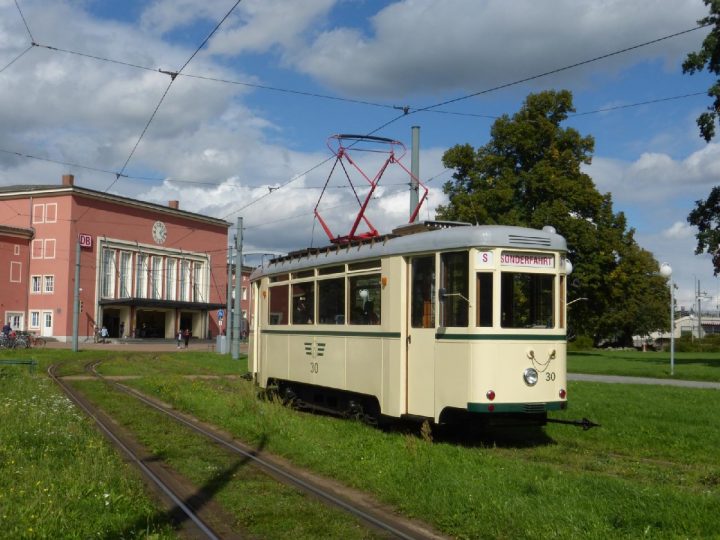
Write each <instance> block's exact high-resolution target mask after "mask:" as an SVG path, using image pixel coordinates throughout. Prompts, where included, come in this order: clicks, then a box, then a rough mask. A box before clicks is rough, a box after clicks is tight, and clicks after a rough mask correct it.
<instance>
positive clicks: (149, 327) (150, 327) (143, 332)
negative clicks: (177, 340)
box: [135, 309, 168, 338]
mask: <svg viewBox="0 0 720 540" xmlns="http://www.w3.org/2000/svg"><path fill="white" fill-rule="evenodd" d="M165 315H166V313H165V312H164V311H149V310H141V309H138V310H137V312H136V315H135V319H136V325H135V329H136V330H135V337H139V338H165V337H168V336H166V335H165Z"/></svg>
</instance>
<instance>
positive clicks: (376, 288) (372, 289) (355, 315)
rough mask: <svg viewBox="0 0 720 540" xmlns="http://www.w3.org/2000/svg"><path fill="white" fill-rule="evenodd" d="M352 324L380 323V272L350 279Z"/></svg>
mask: <svg viewBox="0 0 720 540" xmlns="http://www.w3.org/2000/svg"><path fill="white" fill-rule="evenodd" d="M348 283H349V289H350V290H349V291H348V305H349V307H350V324H380V313H381V310H380V308H381V305H380V274H369V275H364V276H351V277H350V278H349V279H348Z"/></svg>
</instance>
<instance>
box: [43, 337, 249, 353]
mask: <svg viewBox="0 0 720 540" xmlns="http://www.w3.org/2000/svg"><path fill="white" fill-rule="evenodd" d="M215 344H216V343H215V340H199V339H191V340H190V345H189V346H188V348H187V350H190V351H203V352H214V351H215ZM46 347H47V348H48V349H72V343H63V342H59V341H48V342H47V345H46ZM78 349H80V350H81V351H88V350H101V351H158V352H172V351H176V352H182V351H184V350H185V349H184V348H180V349H178V346H177V341H175V340H174V339H147V340H145V339H127V340H125V339H109V340H108V343H93V342H91V341H87V342H86V341H83V340H80V342H79V343H78ZM240 353H241V354H246V353H247V343H241V344H240Z"/></svg>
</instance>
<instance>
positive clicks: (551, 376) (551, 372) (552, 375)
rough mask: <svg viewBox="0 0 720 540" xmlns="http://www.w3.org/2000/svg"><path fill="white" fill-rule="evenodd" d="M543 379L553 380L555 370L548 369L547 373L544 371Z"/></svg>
mask: <svg viewBox="0 0 720 540" xmlns="http://www.w3.org/2000/svg"><path fill="white" fill-rule="evenodd" d="M545 380H546V381H554V380H555V372H554V371H548V372H547V373H545Z"/></svg>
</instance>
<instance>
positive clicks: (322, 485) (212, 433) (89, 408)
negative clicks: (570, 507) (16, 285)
mask: <svg viewBox="0 0 720 540" xmlns="http://www.w3.org/2000/svg"><path fill="white" fill-rule="evenodd" d="M99 364H100V362H99V361H95V362H90V363H88V364H86V366H85V370H86V372H87V373H89V374H90V375H92V376H93V377H96V378H98V379H100V380H102V381H104V382H105V383H106V384H107V385H109V386H111V387H113V388H114V389H116V390H117V391H120V392H123V393H125V394H127V395H130V396H132V397H133V398H135V399H137V400H139V401H141V402H142V403H143V404H145V405H146V406H148V407H150V408H152V409H154V410H156V411H159V412H161V413H162V414H164V415H166V416H167V417H169V418H172V419H173V420H174V421H176V422H178V423H180V424H182V425H184V426H185V427H186V428H187V429H190V430H192V431H193V432H195V433H198V434H200V435H202V436H203V437H205V438H207V439H209V440H211V441H213V442H214V443H215V444H217V445H219V446H221V447H223V448H224V449H226V450H227V451H229V452H231V453H232V454H234V455H237V456H239V457H240V458H242V460H243V461H247V462H250V463H252V464H253V465H254V466H256V467H258V468H259V469H260V470H262V471H264V472H265V473H267V474H268V475H270V476H272V477H273V478H274V479H276V480H277V481H279V482H282V483H284V484H287V485H290V486H293V487H295V488H296V489H299V490H300V491H302V492H304V493H306V494H308V495H310V496H312V497H315V498H317V499H319V500H321V501H323V502H324V503H326V504H328V505H329V506H332V507H335V508H338V509H340V510H342V511H343V512H346V513H348V514H350V515H351V516H353V517H355V518H356V519H358V520H359V521H360V522H361V523H363V524H364V525H365V526H367V527H369V528H371V529H373V530H375V531H378V532H381V533H384V534H387V535H388V536H389V537H392V538H402V539H425V538H427V539H438V538H443V537H442V536H440V535H438V534H437V533H435V532H434V531H431V530H429V529H428V528H426V527H425V526H424V525H423V524H421V523H417V522H414V521H410V520H407V519H405V518H401V517H398V516H397V515H395V514H393V513H392V512H390V511H388V510H386V509H384V508H382V507H381V506H380V505H379V504H377V503H375V502H374V501H371V500H369V499H368V497H367V496H364V495H363V494H361V493H358V492H353V491H351V490H347V489H346V488H344V487H342V486H340V485H338V484H335V483H334V482H332V481H328V480H327V479H321V478H318V477H315V476H314V475H312V474H311V473H308V472H307V471H298V470H296V469H294V468H293V467H291V466H289V464H286V463H283V462H282V461H281V460H278V459H275V458H273V457H271V456H268V455H265V454H262V453H260V452H259V451H258V450H256V449H254V448H252V447H249V446H247V445H245V444H243V443H241V442H239V441H237V440H234V439H233V438H232V436H230V435H229V434H226V433H223V432H221V431H219V430H217V429H216V428H214V427H213V426H209V425H205V424H203V423H201V422H199V421H198V420H197V419H195V418H192V417H190V416H188V415H186V414H182V413H179V412H177V411H175V410H172V409H171V408H169V407H168V406H166V405H164V404H162V403H160V402H158V401H157V400H155V399H152V398H150V397H148V396H146V395H144V394H142V393H140V392H138V391H136V390H134V389H132V388H129V387H127V386H125V385H123V384H120V383H118V382H116V381H113V380H110V379H108V378H107V377H104V376H103V375H101V374H99V373H98V372H97V366H98V365H99ZM57 367H58V366H57V365H52V366H50V367H49V368H48V374H49V376H50V377H51V379H52V380H54V381H55V382H56V383H57V384H58V385H59V386H60V387H61V388H62V389H63V391H64V392H65V393H66V394H67V395H68V397H69V398H70V399H71V400H72V401H73V402H75V403H76V404H77V405H78V406H79V407H80V408H81V409H82V410H83V411H84V412H85V413H86V414H87V415H88V416H90V417H91V418H93V420H94V421H95V422H96V424H97V425H98V428H99V429H100V430H101V431H102V432H103V433H104V434H105V435H106V436H107V437H108V438H109V439H110V440H111V441H112V443H113V444H115V445H116V446H117V447H118V448H119V449H120V450H121V451H122V452H123V454H124V455H126V456H127V457H128V458H129V460H130V461H131V462H132V463H133V464H135V465H136V466H137V468H138V469H139V470H140V472H141V473H142V474H143V476H144V477H145V479H146V482H147V483H148V484H150V485H151V486H153V487H155V490H156V492H159V493H160V495H161V496H162V497H163V498H164V499H165V501H166V503H169V504H170V506H171V507H172V509H173V518H174V519H175V521H176V522H177V523H179V524H181V525H182V527H183V528H184V529H185V530H186V532H187V533H188V535H189V536H191V537H193V538H236V537H238V536H237V534H236V533H233V532H232V531H230V530H229V529H228V528H227V527H226V526H224V525H223V518H222V516H218V515H217V512H215V513H213V512H212V510H211V509H205V514H206V516H203V515H200V514H199V513H198V512H197V511H196V509H194V508H193V507H192V506H191V505H188V504H186V503H184V502H183V501H184V500H185V499H186V497H187V493H185V494H183V493H178V490H177V489H176V486H174V485H173V484H175V483H176V482H173V481H172V479H170V480H168V478H167V476H168V475H167V469H168V468H167V466H166V465H163V464H162V463H158V462H157V461H156V460H154V459H151V458H152V456H144V457H143V456H142V455H138V454H142V452H138V450H137V448H136V447H137V444H135V443H133V442H132V441H130V442H129V441H128V440H129V435H128V434H127V433H123V432H122V430H121V429H119V428H118V426H117V425H116V424H115V423H114V422H112V419H110V418H109V417H107V416H106V415H105V414H104V413H103V412H102V411H100V410H99V409H98V408H97V407H95V406H94V405H93V404H92V403H90V402H89V401H88V400H86V399H85V398H84V397H83V396H82V395H80V394H79V393H78V392H76V391H75V390H74V389H73V388H72V386H71V385H69V384H68V383H67V382H66V381H64V380H63V379H62V377H59V376H58V375H57ZM148 458H150V459H148ZM219 529H223V530H219Z"/></svg>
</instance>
